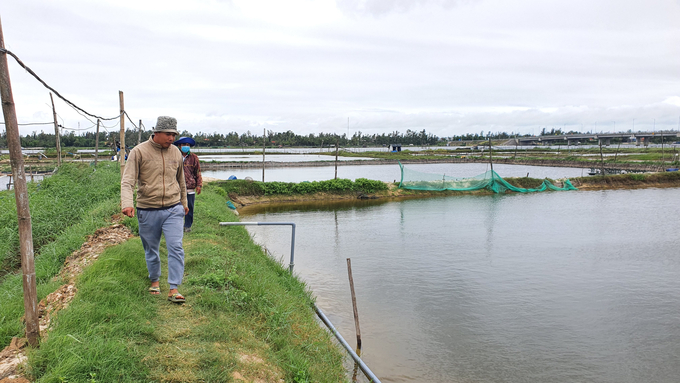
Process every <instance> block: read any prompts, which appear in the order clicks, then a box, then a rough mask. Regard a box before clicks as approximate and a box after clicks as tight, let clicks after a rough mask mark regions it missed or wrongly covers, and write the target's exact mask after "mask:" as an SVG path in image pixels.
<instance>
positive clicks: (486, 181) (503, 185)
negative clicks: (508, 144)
mask: <svg viewBox="0 0 680 383" xmlns="http://www.w3.org/2000/svg"><path fill="white" fill-rule="evenodd" d="M399 167H400V168H401V182H400V183H399V187H400V188H403V189H412V190H456V191H470V190H480V189H488V190H491V191H493V192H494V193H505V192H506V191H508V190H510V191H513V192H517V193H534V192H542V191H546V190H556V191H559V190H578V189H577V188H576V187H575V186H574V185H572V184H571V182H569V180H568V179H567V180H565V181H564V182H563V186H562V187H559V186H555V185H553V184H552V183H551V182H550V181H548V180H547V179H546V180H543V183H542V184H541V186H539V187H537V188H535V189H526V188H520V187H517V186H513V185H511V184H509V183H508V182H507V181H505V180H504V179H503V178H501V176H499V175H498V173H496V172H495V171H493V170H488V171H486V172H485V173H483V174H480V175H478V176H475V177H468V178H458V177H449V176H446V175H445V174H433V173H424V172H419V171H416V170H411V169H407V168H405V167H404V165H402V164H401V162H399Z"/></svg>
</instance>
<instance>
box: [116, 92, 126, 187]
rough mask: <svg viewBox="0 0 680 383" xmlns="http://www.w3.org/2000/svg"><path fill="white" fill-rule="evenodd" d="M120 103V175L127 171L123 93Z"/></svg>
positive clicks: (119, 93)
mask: <svg viewBox="0 0 680 383" xmlns="http://www.w3.org/2000/svg"><path fill="white" fill-rule="evenodd" d="M118 101H119V102H120V152H119V153H120V154H119V156H118V160H119V161H120V175H121V176H122V175H123V171H125V103H124V102H123V91H122V90H119V91H118Z"/></svg>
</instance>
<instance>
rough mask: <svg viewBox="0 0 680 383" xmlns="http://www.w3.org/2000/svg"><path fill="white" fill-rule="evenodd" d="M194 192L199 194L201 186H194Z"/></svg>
mask: <svg viewBox="0 0 680 383" xmlns="http://www.w3.org/2000/svg"><path fill="white" fill-rule="evenodd" d="M196 194H197V195H198V194H201V187H200V186H196Z"/></svg>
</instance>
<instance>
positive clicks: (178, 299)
mask: <svg viewBox="0 0 680 383" xmlns="http://www.w3.org/2000/svg"><path fill="white" fill-rule="evenodd" d="M168 300H169V301H170V302H173V303H184V302H186V299H185V298H184V297H183V296H182V294H180V293H174V294H172V295H170V296H168Z"/></svg>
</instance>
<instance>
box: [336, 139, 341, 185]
mask: <svg viewBox="0 0 680 383" xmlns="http://www.w3.org/2000/svg"><path fill="white" fill-rule="evenodd" d="M339 143H340V140H335V179H336V180H337V179H338V145H339Z"/></svg>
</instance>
